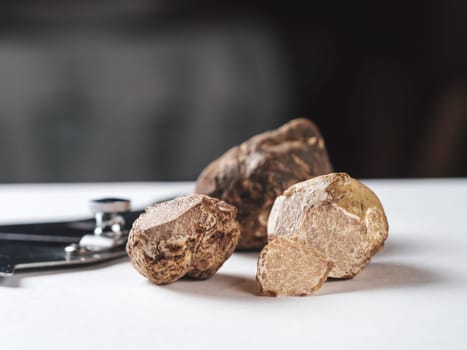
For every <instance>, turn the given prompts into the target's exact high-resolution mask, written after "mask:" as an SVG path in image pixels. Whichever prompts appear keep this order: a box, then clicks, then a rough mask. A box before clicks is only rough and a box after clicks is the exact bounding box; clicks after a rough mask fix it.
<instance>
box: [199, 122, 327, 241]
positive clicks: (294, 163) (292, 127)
mask: <svg viewBox="0 0 467 350" xmlns="http://www.w3.org/2000/svg"><path fill="white" fill-rule="evenodd" d="M331 171H332V167H331V164H330V162H329V159H328V154H327V151H326V148H325V146H324V140H323V138H322V137H321V134H320V132H319V130H318V128H317V127H316V126H315V125H314V124H313V123H312V122H311V121H309V120H307V119H295V120H292V121H290V122H289V123H287V124H285V125H283V126H282V127H280V128H279V129H277V130H274V131H268V132H265V133H262V134H259V135H256V136H254V137H252V138H251V139H249V140H248V141H246V142H244V143H242V144H241V145H239V146H236V147H233V148H232V149H230V150H229V151H227V152H226V153H225V154H224V155H222V156H221V157H220V158H218V159H217V160H215V161H214V162H212V163H211V164H209V165H208V166H207V167H206V169H204V171H203V172H202V173H201V175H200V176H199V178H198V180H197V182H196V190H195V191H196V192H198V193H204V194H207V195H209V196H212V197H216V198H220V199H222V200H224V201H226V202H227V203H230V204H232V205H234V206H236V207H237V208H238V221H239V222H240V225H241V236H240V240H239V243H238V248H239V249H260V248H262V247H263V246H264V245H265V244H266V242H267V229H266V226H267V221H268V216H269V211H270V210H271V206H272V204H273V202H274V199H275V198H276V197H277V196H279V195H280V194H282V192H283V191H284V190H285V189H287V188H288V187H289V186H291V185H293V184H295V183H297V182H299V181H303V180H306V179H309V178H310V177H313V176H316V175H322V174H327V173H330V172H331Z"/></svg>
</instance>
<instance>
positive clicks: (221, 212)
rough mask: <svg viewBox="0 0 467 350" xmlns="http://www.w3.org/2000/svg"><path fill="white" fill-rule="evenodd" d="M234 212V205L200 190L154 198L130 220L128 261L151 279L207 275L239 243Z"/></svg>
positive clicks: (207, 276)
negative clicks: (171, 197)
mask: <svg viewBox="0 0 467 350" xmlns="http://www.w3.org/2000/svg"><path fill="white" fill-rule="evenodd" d="M236 214H237V209H236V208H235V207H234V206H231V205H229V204H227V203H225V202H223V201H221V200H218V199H215V198H211V197H209V196H206V195H201V194H193V195H190V196H186V197H181V198H177V199H174V200H171V201H167V202H163V203H159V204H155V205H154V206H152V207H149V208H147V209H146V212H145V213H143V214H141V215H140V217H139V218H138V219H136V221H135V222H134V223H133V226H132V228H131V231H130V235H129V238H128V243H127V246H126V250H127V253H128V255H129V257H130V260H131V263H132V264H133V266H134V267H135V269H136V270H137V271H138V272H139V273H141V274H142V275H143V276H145V277H147V278H148V279H149V280H150V281H151V282H153V283H155V284H165V283H171V282H174V281H176V280H178V279H180V278H182V277H183V276H189V277H192V278H196V279H206V278H209V277H211V276H212V275H214V274H215V273H216V271H217V270H218V269H219V268H220V267H221V266H222V264H223V263H224V262H225V260H226V259H227V258H229V257H230V255H232V253H233V251H234V249H235V247H236V245H237V242H238V238H239V236H240V228H239V227H240V225H239V223H238V222H237V221H236V220H235V216H236Z"/></svg>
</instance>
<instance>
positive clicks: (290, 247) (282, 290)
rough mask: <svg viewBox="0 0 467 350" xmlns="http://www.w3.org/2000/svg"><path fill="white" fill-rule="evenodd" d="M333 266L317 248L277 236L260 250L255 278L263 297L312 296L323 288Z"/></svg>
mask: <svg viewBox="0 0 467 350" xmlns="http://www.w3.org/2000/svg"><path fill="white" fill-rule="evenodd" d="M332 267H333V263H332V262H331V261H330V260H328V259H326V258H325V257H324V256H323V255H322V254H321V253H319V252H318V251H317V250H316V249H314V248H312V247H310V246H308V245H305V244H301V243H298V242H295V241H292V240H289V239H286V238H283V237H281V236H277V237H276V238H274V239H272V240H271V242H269V243H268V245H266V247H264V248H263V250H262V251H261V254H260V256H259V259H258V270H257V275H256V279H257V281H258V283H259V286H260V293H261V294H263V295H269V296H280V295H290V296H301V295H309V294H311V293H313V292H314V291H316V290H318V289H319V288H321V286H322V285H323V283H324V282H325V281H326V278H327V276H328V274H329V272H330V271H331V269H332Z"/></svg>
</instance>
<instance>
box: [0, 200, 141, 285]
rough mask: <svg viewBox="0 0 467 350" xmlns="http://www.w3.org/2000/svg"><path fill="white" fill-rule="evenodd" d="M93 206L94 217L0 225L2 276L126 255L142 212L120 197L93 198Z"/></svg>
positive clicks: (0, 270) (91, 207)
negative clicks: (135, 222) (126, 247)
mask: <svg viewBox="0 0 467 350" xmlns="http://www.w3.org/2000/svg"><path fill="white" fill-rule="evenodd" d="M90 209H91V211H92V213H93V214H94V218H91V219H85V220H77V221H64V222H49V223H34V224H18V225H0V276H2V277H5V276H10V275H12V274H13V273H14V272H15V271H18V270H25V269H35V268H48V267H67V266H73V265H85V264H92V263H97V262H102V261H107V260H110V259H115V258H118V257H121V256H124V255H125V254H126V253H125V244H126V241H127V238H128V232H129V229H130V227H131V224H132V223H133V221H134V220H135V219H136V218H137V217H138V216H139V215H140V214H141V213H142V212H143V211H141V210H138V211H130V201H129V200H128V199H121V198H101V199H96V200H92V201H91V202H90Z"/></svg>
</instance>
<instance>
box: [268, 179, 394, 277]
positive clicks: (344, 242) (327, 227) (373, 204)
mask: <svg viewBox="0 0 467 350" xmlns="http://www.w3.org/2000/svg"><path fill="white" fill-rule="evenodd" d="M268 235H269V236H270V237H274V236H276V235H280V236H284V237H287V238H289V239H293V240H295V241H297V242H299V243H304V244H307V245H308V246H310V247H313V248H314V249H316V250H318V251H319V252H320V253H321V254H323V255H324V256H325V257H326V258H328V259H329V260H331V261H332V262H333V263H334V267H333V269H332V270H331V272H330V274H329V277H334V278H349V277H353V276H355V275H356V274H357V273H358V272H360V271H361V270H362V269H363V268H364V267H365V265H366V264H368V263H369V261H370V259H371V257H372V256H373V254H375V253H376V252H377V251H378V250H379V249H380V248H381V247H382V246H383V244H384V241H385V240H386V238H387V235H388V222H387V219H386V215H385V213H384V209H383V206H382V205H381V202H380V201H379V199H378V197H376V195H375V194H374V193H373V192H372V191H371V190H370V189H369V188H368V187H366V186H365V185H363V184H362V183H360V182H359V181H357V180H355V179H353V178H351V177H350V176H349V175H347V174H345V173H334V174H328V175H323V176H318V177H315V178H312V179H310V180H307V181H303V182H300V183H297V184H295V185H293V186H291V187H290V188H289V189H287V190H286V191H285V192H284V193H283V195H282V196H280V197H278V198H277V199H276V201H275V202H274V205H273V207H272V210H271V215H270V216H269V222H268Z"/></svg>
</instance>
